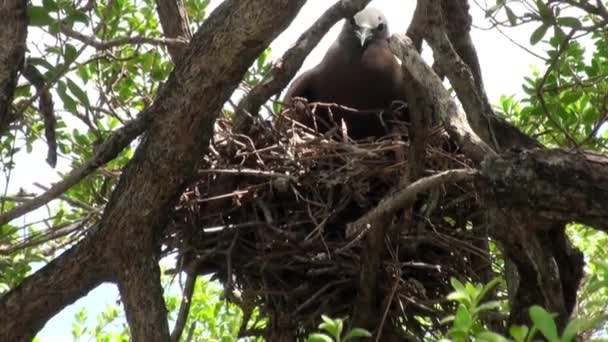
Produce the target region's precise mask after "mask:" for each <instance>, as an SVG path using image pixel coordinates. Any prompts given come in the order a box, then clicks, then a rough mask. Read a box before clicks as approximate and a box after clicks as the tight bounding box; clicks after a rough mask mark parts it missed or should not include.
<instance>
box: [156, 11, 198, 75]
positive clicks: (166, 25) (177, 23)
mask: <svg viewBox="0 0 608 342" xmlns="http://www.w3.org/2000/svg"><path fill="white" fill-rule="evenodd" d="M156 11H157V12H158V17H159V18H160V23H161V25H162V27H163V32H164V33H165V37H166V38H168V39H176V40H183V41H186V42H189V41H190V40H191V39H192V32H190V26H189V25H190V24H189V22H188V14H187V13H186V8H185V7H184V2H183V1H182V0H156ZM167 48H168V50H169V54H170V55H171V59H173V63H177V61H178V60H179V59H180V58H181V57H182V56H183V55H184V53H185V52H186V51H187V46H184V45H181V46H180V45H168V46H167Z"/></svg>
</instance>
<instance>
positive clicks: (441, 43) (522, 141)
mask: <svg viewBox="0 0 608 342" xmlns="http://www.w3.org/2000/svg"><path fill="white" fill-rule="evenodd" d="M442 1H443V3H445V0H442ZM421 4H422V5H423V6H424V10H423V12H424V13H426V25H425V27H426V28H427V29H426V30H425V31H424V32H425V38H426V40H427V41H428V43H429V45H430V46H431V47H432V48H433V55H434V57H435V60H436V61H437V63H439V66H440V68H441V70H442V71H443V72H444V73H445V75H446V76H447V77H448V79H449V80H450V84H451V85H452V86H453V87H454V89H455V90H456V94H457V96H458V99H459V100H460V102H461V103H462V105H463V107H464V110H465V113H466V117H467V119H468V122H469V123H470V125H471V126H472V127H473V130H474V131H475V132H476V133H477V134H478V135H479V136H480V137H481V138H482V139H483V141H484V142H485V143H486V144H488V145H490V146H494V148H495V150H496V151H502V150H505V149H507V148H509V147H510V146H512V144H513V142H514V141H517V142H518V144H519V145H523V146H525V147H526V148H535V147H539V146H540V144H539V143H538V142H537V141H536V140H534V139H533V138H530V137H529V136H527V135H525V134H523V133H522V132H521V131H520V130H519V129H517V128H515V127H514V126H512V125H510V124H508V123H507V122H506V121H504V120H503V119H501V118H499V117H498V116H496V114H495V113H494V111H493V110H492V106H491V105H490V103H489V101H488V98H487V95H486V93H485V89H484V88H483V81H482V77H481V70H480V68H479V61H478V59H477V53H476V51H475V48H474V46H473V42H472V40H471V38H470V35H469V29H470V18H469V16H468V11H467V10H466V9H468V6H467V4H466V1H465V2H464V4H463V3H462V0H458V1H450V2H448V4H447V5H444V8H442V6H441V3H440V1H438V0H425V1H422V2H421ZM445 7H448V8H447V9H446V8H445ZM462 7H466V8H464V9H463V8H462ZM448 9H449V11H448ZM444 13H445V16H446V18H444ZM446 22H447V25H448V26H449V28H450V30H448V27H446ZM454 27H457V28H458V29H454ZM448 36H449V37H448ZM453 42H456V44H455V45H453ZM454 46H457V47H458V48H459V51H457V50H455V49H454ZM463 56H465V57H466V60H463Z"/></svg>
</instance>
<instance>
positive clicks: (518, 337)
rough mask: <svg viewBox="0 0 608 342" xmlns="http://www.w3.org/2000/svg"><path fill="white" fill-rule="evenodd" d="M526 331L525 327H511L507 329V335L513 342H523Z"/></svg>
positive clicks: (526, 334)
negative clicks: (509, 335)
mask: <svg viewBox="0 0 608 342" xmlns="http://www.w3.org/2000/svg"><path fill="white" fill-rule="evenodd" d="M528 331H529V329H528V327H527V326H525V325H513V326H511V327H510V328H509V334H511V337H513V338H514V339H515V342H524V341H525V340H526V336H528Z"/></svg>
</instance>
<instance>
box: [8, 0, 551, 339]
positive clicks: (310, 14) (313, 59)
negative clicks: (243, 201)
mask: <svg viewBox="0 0 608 342" xmlns="http://www.w3.org/2000/svg"><path fill="white" fill-rule="evenodd" d="M221 2H222V1H221V0H212V1H211V4H210V6H211V8H215V7H216V6H217V5H218V4H219V3H221ZM470 2H471V8H472V15H473V18H474V24H475V25H476V26H479V27H488V26H489V25H488V23H487V22H486V21H485V20H484V16H483V12H482V11H480V10H479V9H478V8H477V7H476V5H475V2H474V1H470ZM333 3H335V1H329V0H309V1H308V3H307V5H305V7H304V8H303V9H302V11H301V12H300V14H299V15H298V16H297V18H296V19H295V20H294V22H293V23H292V25H291V26H290V27H289V28H288V29H287V30H286V31H285V32H283V34H281V35H280V36H279V37H278V38H277V39H276V40H275V41H274V42H273V44H272V55H271V56H272V58H273V59H276V58H278V57H280V56H281V55H282V54H283V52H284V51H285V50H286V49H287V48H289V47H290V46H291V45H292V44H293V43H294V42H295V40H296V39H297V37H298V36H299V35H300V33H301V32H302V31H303V30H305V29H306V28H308V27H309V26H310V24H312V23H313V22H314V20H316V18H318V16H319V15H320V14H321V13H322V12H323V11H324V10H325V9H327V8H328V7H329V6H331V5H332V4H333ZM372 6H375V7H377V8H379V9H381V10H382V11H384V13H385V14H386V16H387V18H388V20H389V23H390V29H391V32H393V33H396V32H399V33H403V32H405V30H406V28H407V26H408V24H409V21H410V19H411V16H412V13H413V10H414V6H415V1H414V0H401V1H396V0H374V1H372ZM339 26H340V24H339V25H336V27H334V28H333V29H332V30H331V31H330V33H329V34H328V35H327V36H326V37H325V38H324V39H323V40H322V41H321V43H320V46H318V47H317V49H315V50H314V51H313V52H312V53H311V55H310V56H309V57H308V59H307V60H306V62H305V64H304V66H303V68H302V70H306V69H309V68H311V67H313V66H314V65H315V64H316V63H318V61H319V60H320V58H321V57H322V56H323V54H324V52H325V51H326V50H327V48H328V46H329V45H330V44H331V42H333V40H334V39H335V37H336V36H337V34H338V32H339V29H340V27H339ZM530 32H531V31H530V28H529V27H523V28H518V29H512V30H509V31H507V33H508V34H509V36H510V37H511V38H513V39H514V40H516V41H518V42H520V43H523V44H524V45H527V42H528V37H529V34H530ZM472 34H473V40H474V42H475V45H476V47H477V52H478V54H479V59H480V63H481V68H482V72H483V77H484V82H485V85H486V90H487V92H488V95H489V98H490V100H491V101H492V102H493V103H496V102H497V101H498V99H499V97H500V96H501V95H521V94H522V92H521V84H522V80H523V77H524V76H526V75H529V74H530V70H531V69H530V66H531V65H539V66H540V65H541V64H542V61H539V60H537V59H536V58H535V57H533V56H531V55H529V54H527V53H526V52H524V51H523V50H521V49H519V48H518V47H516V46H515V45H513V44H512V43H510V42H509V41H508V40H507V39H506V38H505V37H503V36H502V35H501V34H499V33H498V32H497V31H496V30H487V31H484V30H480V29H474V30H473V33H472ZM426 52H427V55H428V48H427V51H426ZM302 70H301V71H302ZM39 147H40V148H35V149H34V152H33V153H32V154H29V155H21V156H20V157H19V158H18V159H17V160H16V162H17V167H16V169H15V170H14V175H13V177H14V178H13V180H12V186H11V190H10V191H9V193H14V192H16V191H18V189H19V187H23V188H24V189H26V190H27V191H33V192H39V190H38V189H36V188H35V187H33V186H32V183H33V182H35V181H36V182H41V183H46V184H49V183H51V182H53V181H56V180H57V179H58V176H57V171H56V170H53V169H51V168H50V167H49V166H48V165H47V164H46V162H45V161H44V159H45V153H46V148H45V147H44V146H39ZM64 166H65V163H64ZM64 170H65V169H64ZM31 219H32V217H31V216H30V217H29V218H27V217H26V218H24V219H21V220H25V221H28V220H31ZM117 296H118V292H117V290H116V288H115V286H114V285H103V286H100V287H99V288H97V289H95V290H94V291H92V292H91V293H89V295H88V296H87V297H86V298H82V299H81V300H79V301H77V302H76V303H75V304H73V305H70V306H69V307H67V308H66V309H64V310H63V311H62V312H61V313H60V314H58V315H57V316H56V317H54V318H53V319H52V320H50V321H49V322H48V323H47V325H46V326H45V328H44V329H43V330H42V331H41V332H40V334H39V335H38V338H39V339H40V341H43V342H47V341H48V342H51V341H52V342H55V341H66V340H70V339H71V333H70V331H71V323H72V322H73V320H74V314H75V313H76V312H78V311H79V310H80V309H81V308H82V307H86V309H87V313H88V317H89V322H91V324H92V323H93V322H94V319H95V317H96V316H97V315H98V314H99V313H100V312H102V311H103V310H104V308H105V307H106V305H114V304H115V302H116V298H117Z"/></svg>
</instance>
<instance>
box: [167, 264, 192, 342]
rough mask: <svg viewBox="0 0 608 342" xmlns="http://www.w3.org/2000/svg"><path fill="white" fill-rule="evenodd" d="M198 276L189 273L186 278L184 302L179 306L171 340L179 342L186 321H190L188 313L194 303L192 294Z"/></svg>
mask: <svg viewBox="0 0 608 342" xmlns="http://www.w3.org/2000/svg"><path fill="white" fill-rule="evenodd" d="M197 278H198V276H197V275H193V274H188V277H187V278H186V286H185V287H184V293H183V298H182V304H181V305H180V307H179V313H178V314H177V320H176V321H175V327H174V328H173V332H171V342H179V340H180V338H181V336H182V333H183V332H184V328H185V327H186V322H187V321H188V314H189V313H190V304H191V303H192V295H193V294H194V288H195V287H196V279H197Z"/></svg>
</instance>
